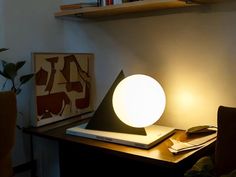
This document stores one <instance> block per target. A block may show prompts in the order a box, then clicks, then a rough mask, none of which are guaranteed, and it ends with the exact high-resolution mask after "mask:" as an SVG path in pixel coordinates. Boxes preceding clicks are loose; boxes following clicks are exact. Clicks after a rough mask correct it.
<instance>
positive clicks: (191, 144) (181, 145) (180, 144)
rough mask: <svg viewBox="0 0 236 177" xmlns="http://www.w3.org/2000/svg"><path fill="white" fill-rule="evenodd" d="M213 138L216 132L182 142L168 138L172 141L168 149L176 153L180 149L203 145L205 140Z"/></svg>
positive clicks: (180, 150) (195, 147)
mask: <svg viewBox="0 0 236 177" xmlns="http://www.w3.org/2000/svg"><path fill="white" fill-rule="evenodd" d="M215 138H216V133H215V134H211V135H207V136H202V137H200V138H195V139H193V140H189V141H184V142H182V141H179V140H175V139H172V138H170V141H171V142H172V143H173V145H172V146H171V147H169V148H168V149H169V151H170V152H172V153H173V154H177V153H179V152H182V151H187V150H193V149H197V148H200V147H203V146H205V145H206V143H207V142H209V141H211V140H213V139H215Z"/></svg>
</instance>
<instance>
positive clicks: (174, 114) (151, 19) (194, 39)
mask: <svg viewBox="0 0 236 177" xmlns="http://www.w3.org/2000/svg"><path fill="white" fill-rule="evenodd" d="M154 15H155V16H146V17H145V16H143V17H141V18H129V19H127V18H126V19H118V20H105V21H89V22H88V21H83V22H77V23H76V22H74V21H68V22H65V24H66V27H65V28H66V33H65V44H66V45H65V46H66V48H68V49H71V50H77V49H79V50H81V51H84V50H88V51H91V52H94V53H95V57H96V59H95V60H96V62H95V72H96V73H95V75H96V89H97V94H98V95H97V97H96V98H97V100H96V103H97V105H98V104H99V103H100V101H101V99H102V98H103V96H104V94H105V93H106V91H107V89H108V88H109V86H110V85H111V83H112V82H113V80H114V79H115V77H116V75H117V74H118V73H119V71H120V70H121V69H123V70H124V72H125V73H126V75H131V74H135V73H144V74H148V75H151V76H153V77H154V78H156V79H157V80H158V81H159V82H160V83H161V84H162V86H163V88H164V90H165V92H166V96H167V105H166V110H165V113H164V115H163V116H162V118H161V119H160V121H159V122H158V123H159V124H164V125H169V126H174V127H178V128H188V127H190V126H194V125H198V124H211V125H215V124H216V115H217V108H218V106H219V105H227V106H235V105H236V99H235V97H236V94H235V89H234V87H235V74H236V70H235V65H236V60H235V43H236V36H235V31H236V24H235V23H234V19H235V17H236V4H235V3H232V4H229V5H217V6H206V7H197V8H189V9H178V10H176V9H174V10H164V11H161V12H159V13H155V14H154ZM84 41H86V43H84Z"/></svg>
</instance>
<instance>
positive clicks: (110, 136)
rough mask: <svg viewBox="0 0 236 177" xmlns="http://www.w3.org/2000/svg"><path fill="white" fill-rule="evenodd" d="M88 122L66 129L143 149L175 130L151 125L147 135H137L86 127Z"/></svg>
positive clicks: (67, 131) (147, 128) (92, 137)
mask: <svg viewBox="0 0 236 177" xmlns="http://www.w3.org/2000/svg"><path fill="white" fill-rule="evenodd" d="M86 125H87V123H84V124H81V125H78V126H75V127H71V128H68V129H66V134H69V135H75V136H80V137H85V138H91V139H96V140H101V141H107V142H112V143H118V144H123V145H128V146H133V147H138V148H143V149H149V148H151V147H153V146H154V145H156V144H157V143H159V142H161V141H163V140H164V139H166V138H167V137H169V136H170V135H172V134H173V133H174V131H175V129H174V128H171V127H164V126H159V125H151V126H149V127H146V128H145V131H146V133H147V135H136V134H127V133H116V132H108V131H99V130H91V129H86V128H85V127H86Z"/></svg>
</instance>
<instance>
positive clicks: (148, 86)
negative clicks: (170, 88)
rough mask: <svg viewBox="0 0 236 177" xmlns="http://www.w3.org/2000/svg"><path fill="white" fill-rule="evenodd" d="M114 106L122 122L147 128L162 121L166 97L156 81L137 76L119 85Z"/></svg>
mask: <svg viewBox="0 0 236 177" xmlns="http://www.w3.org/2000/svg"><path fill="white" fill-rule="evenodd" d="M112 104H113V108H114V111H115V113H116V115H117V116H118V118H119V119H120V120H121V121H122V122H124V123H125V124H127V125H129V126H132V127H146V126H149V125H152V124H153V123H155V122H156V121H157V120H159V119H160V117H161V115H162V114H163V112H164V110H165V104H166V97H165V93H164V90H163V89H162V87H161V85H160V84H159V83H158V82H157V81H156V80H155V79H153V78H151V77H149V76H146V75H142V74H135V75H132V76H129V77H127V78H125V79H124V80H122V81H121V82H120V83H119V84H118V85H117V87H116V89H115V91H114V93H113V97H112Z"/></svg>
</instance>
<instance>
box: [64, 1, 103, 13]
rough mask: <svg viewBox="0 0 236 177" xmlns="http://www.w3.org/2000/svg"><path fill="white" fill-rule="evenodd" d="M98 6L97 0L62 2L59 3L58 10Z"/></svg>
mask: <svg viewBox="0 0 236 177" xmlns="http://www.w3.org/2000/svg"><path fill="white" fill-rule="evenodd" d="M97 6H99V2H98V1H96V2H81V3H76V4H63V5H60V10H62V11H64V10H75V9H80V8H84V7H97Z"/></svg>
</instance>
